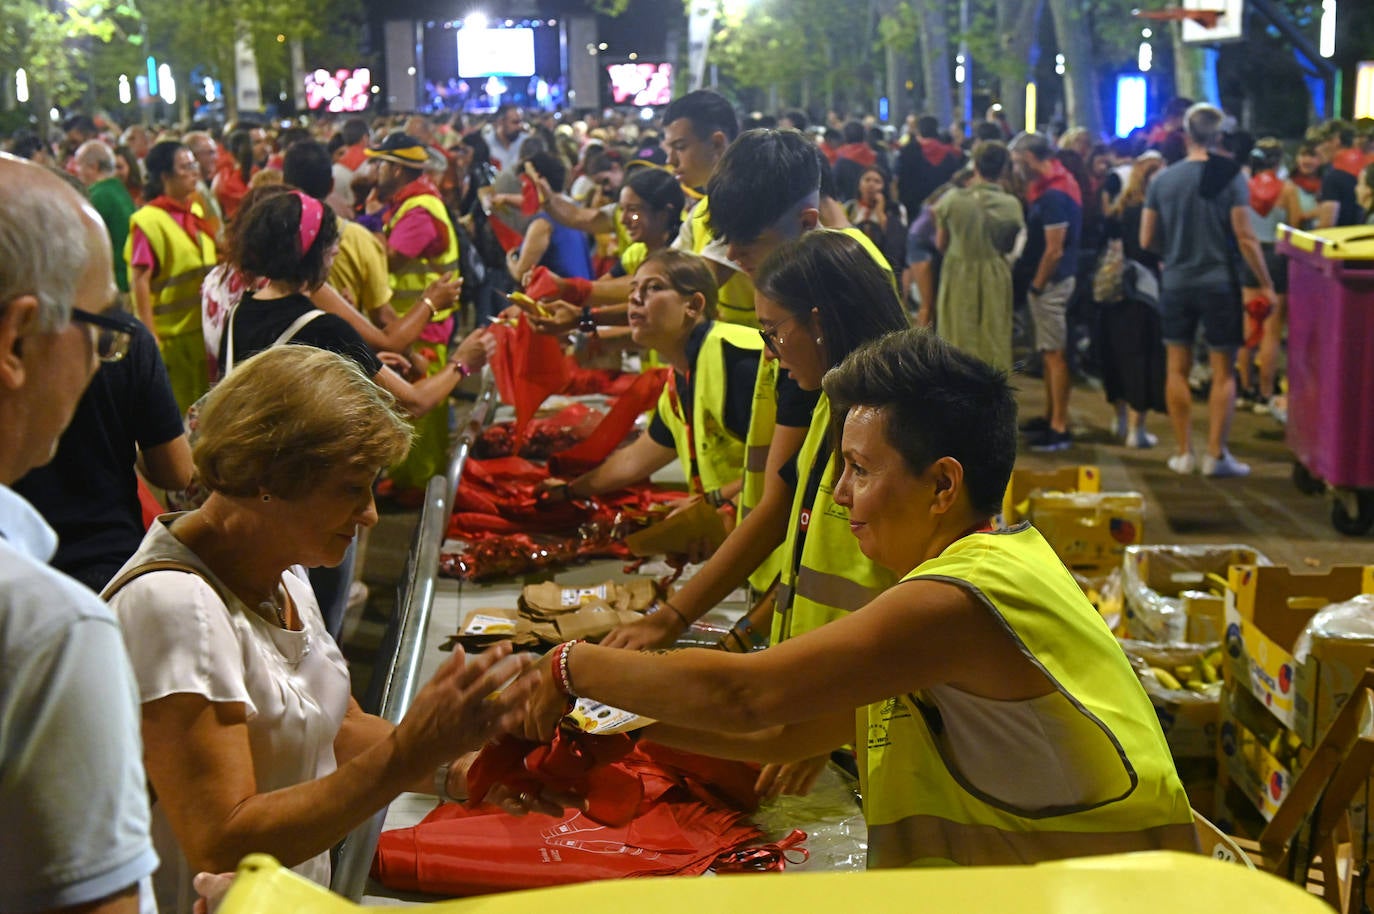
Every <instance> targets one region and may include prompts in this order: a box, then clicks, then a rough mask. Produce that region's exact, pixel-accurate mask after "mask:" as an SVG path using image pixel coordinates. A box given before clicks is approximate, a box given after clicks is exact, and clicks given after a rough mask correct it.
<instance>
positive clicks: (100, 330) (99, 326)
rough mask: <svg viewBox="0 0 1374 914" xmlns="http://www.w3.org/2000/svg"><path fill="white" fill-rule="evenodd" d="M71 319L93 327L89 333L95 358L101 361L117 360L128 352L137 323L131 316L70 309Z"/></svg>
mask: <svg viewBox="0 0 1374 914" xmlns="http://www.w3.org/2000/svg"><path fill="white" fill-rule="evenodd" d="M72 320H73V321H75V322H76V323H78V324H86V325H88V326H90V327H93V328H95V329H94V331H93V332H92V334H91V339H92V343H93V345H94V346H95V355H96V358H98V359H100V361H102V362H118V361H119V360H120V359H122V358H124V356H125V355H127V354H128V352H129V344H130V343H132V342H133V339H134V332H135V330H136V329H137V326H138V325H137V324H136V323H135V322H134V319H133V318H131V317H110V316H109V315H107V314H92V313H91V312H90V311H78V310H77V309H76V308H73V309H72Z"/></svg>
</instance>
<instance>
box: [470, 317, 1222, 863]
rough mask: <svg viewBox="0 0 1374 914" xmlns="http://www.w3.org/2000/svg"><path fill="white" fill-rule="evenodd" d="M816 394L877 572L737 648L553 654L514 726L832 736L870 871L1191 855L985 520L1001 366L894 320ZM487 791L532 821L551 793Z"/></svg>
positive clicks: (741, 753) (844, 492)
mask: <svg viewBox="0 0 1374 914" xmlns="http://www.w3.org/2000/svg"><path fill="white" fill-rule="evenodd" d="M792 332H797V331H796V330H793V331H792ZM825 391H826V393H827V395H828V396H829V397H830V402H831V406H832V409H833V411H834V413H833V415H834V424H835V425H836V426H840V427H842V439H841V440H842V443H841V446H840V453H841V455H842V458H843V467H844V469H843V473H842V475H841V477H840V479H839V480H838V484H837V485H836V488H835V493H834V499H835V503H836V504H838V505H841V506H843V507H845V508H847V509H848V510H849V526H850V528H851V530H852V531H853V533H854V535H855V537H856V538H857V540H858V543H859V547H860V549H861V550H862V551H863V553H864V554H865V555H866V556H868V557H869V558H870V559H872V560H873V561H875V562H877V563H879V564H881V565H883V566H885V567H886V568H887V569H889V570H890V571H891V572H892V573H893V574H894V575H900V576H901V578H902V580H901V582H900V583H898V584H896V585H894V586H893V587H891V588H889V589H888V590H887V591H885V592H884V593H883V594H882V595H881V596H879V597H878V598H877V599H875V600H873V601H872V602H871V603H869V604H868V605H867V606H865V607H863V608H862V609H860V610H859V611H858V612H855V613H851V614H850V615H848V616H846V617H844V618H842V619H838V620H836V621H835V622H832V623H830V624H829V625H827V626H826V627H825V628H824V630H823V631H817V632H810V633H807V634H804V635H800V636H798V637H796V638H792V639H789V640H788V641H786V642H784V643H782V644H780V645H775V646H773V647H771V648H769V649H768V650H766V651H760V652H757V653H753V654H729V653H726V652H724V651H707V650H684V651H676V652H672V653H669V654H662V655H654V654H645V653H638V652H632V651H618V650H612V649H608V648H605V647H601V646H598V645H591V644H585V643H581V642H570V643H568V644H565V645H561V646H559V647H557V648H555V649H554V650H553V651H550V652H549V654H548V655H546V658H545V660H544V661H543V662H542V663H541V664H540V667H539V673H538V675H540V676H542V681H541V683H540V686H539V689H538V692H537V694H536V698H535V701H534V702H533V703H532V705H531V707H530V709H529V712H528V716H527V718H526V731H527V734H526V735H527V736H538V737H541V738H544V739H547V738H549V736H550V735H551V734H552V732H553V730H554V728H555V726H556V725H557V721H558V719H559V718H560V716H561V715H562V713H563V711H564V709H565V707H566V703H567V701H568V697H569V695H571V694H576V695H579V696H587V697H589V698H593V699H596V700H598V701H603V702H606V703H608V704H610V705H613V706H615V707H618V708H623V709H625V710H628V711H632V712H635V713H637V714H642V715H645V716H647V717H651V718H653V719H655V720H658V721H661V722H662V723H661V724H659V725H657V726H654V727H651V728H650V729H648V730H647V731H645V733H646V735H648V736H650V737H651V738H653V739H654V740H656V741H658V742H662V743H666V744H668V745H675V746H679V747H690V748H692V749H694V750H696V751H701V752H706V753H708V754H712V755H717V756H721V757H727V758H744V759H754V760H763V761H778V760H785V759H795V758H801V757H804V756H808V755H814V754H815V753H816V752H819V751H823V750H827V749H831V748H833V747H835V746H838V745H839V744H841V743H843V742H846V741H853V742H854V743H855V744H856V745H857V746H858V748H859V762H860V771H861V775H862V788H863V798H864V816H865V819H866V820H867V823H868V862H869V866H870V867H901V866H914V865H947V864H961V865H973V864H1019V863H1035V862H1038V861H1042V860H1051V859H1060V858H1067V857H1078V856H1091V855H1094V854H1108V853H1119V852H1126V851H1137V850H1151V849H1171V850H1196V849H1197V839H1196V835H1195V833H1194V830H1193V824H1192V812H1191V810H1190V809H1189V806H1188V800H1187V797H1186V796H1185V794H1184V792H1183V788H1182V785H1181V784H1180V782H1179V779H1178V775H1177V773H1176V772H1175V770H1174V765H1173V761H1172V759H1171V757H1170V754H1169V747H1168V745H1167V744H1166V743H1165V741H1164V735H1163V733H1162V732H1161V730H1160V727H1159V720H1158V718H1157V717H1156V715H1155V712H1154V709H1153V707H1152V706H1151V705H1150V701H1149V698H1148V697H1147V696H1146V694H1145V692H1144V690H1143V689H1142V688H1141V686H1140V683H1139V680H1138V679H1137V678H1136V676H1135V673H1134V672H1133V671H1132V669H1131V666H1130V664H1129V662H1128V661H1127V660H1126V657H1125V655H1124V654H1123V653H1122V652H1121V648H1120V646H1119V645H1118V644H1117V642H1116V639H1115V638H1114V637H1113V636H1112V634H1111V632H1110V631H1109V630H1108V629H1107V626H1106V624H1105V623H1104V622H1103V621H1102V618H1101V616H1099V615H1098V613H1097V611H1096V610H1095V609H1094V608H1093V607H1092V605H1091V604H1090V603H1089V602H1088V600H1087V599H1086V598H1085V597H1084V596H1083V593H1082V591H1081V590H1080V589H1079V587H1078V585H1077V584H1076V583H1075V581H1074V580H1073V577H1072V576H1071V575H1070V574H1069V572H1068V571H1067V570H1066V569H1065V568H1064V565H1063V563H1061V562H1060V561H1059V559H1058V558H1057V557H1056V556H1055V554H1054V552H1053V551H1052V550H1051V549H1050V547H1049V545H1048V544H1047V543H1046V542H1045V541H1044V539H1043V538H1042V537H1041V536H1040V534H1039V533H1038V532H1037V531H1036V530H1035V529H1034V528H1032V527H1030V526H1029V525H1025V524H1023V525H1021V526H1019V527H1016V528H1014V529H1012V530H1009V531H1003V532H991V531H989V529H988V526H989V522H990V519H991V518H992V516H993V515H994V514H995V513H996V512H997V510H998V507H999V505H1000V503H1001V498H1002V493H1003V490H1004V489H1005V487H1006V484H1007V480H1008V478H1009V477H1010V475H1011V468H1012V464H1013V462H1014V460H1015V457H1016V404H1015V399H1014V397H1013V394H1012V391H1011V389H1010V387H1009V385H1008V384H1007V380H1006V375H1005V374H1003V373H1002V372H1000V371H998V370H996V369H993V368H992V367H991V366H989V365H987V364H985V363H983V362H980V361H978V360H977V359H975V358H973V357H972V356H969V355H967V354H965V353H962V352H960V351H959V350H957V349H954V348H953V347H952V346H950V345H949V344H948V343H945V342H944V341H942V340H940V339H939V338H938V337H936V336H934V335H933V334H931V333H929V332H927V331H924V330H906V331H902V332H900V333H895V334H890V335H889V336H887V337H885V338H883V339H882V340H880V341H878V342H876V343H873V344H870V345H868V346H866V347H864V348H862V349H860V350H859V351H858V352H856V353H855V354H854V355H852V356H850V357H849V358H848V359H846V361H845V362H844V363H843V364H842V365H840V366H839V367H838V368H836V369H833V370H831V371H830V372H829V373H828V374H827V375H826V378H825ZM494 799H497V800H499V801H501V802H502V803H503V805H506V806H507V807H508V808H511V807H521V808H523V807H525V806H532V807H533V808H537V809H539V810H541V811H548V809H549V808H550V806H551V805H552V800H553V799H554V798H552V797H549V796H548V795H545V794H541V795H540V796H538V797H529V796H528V795H527V797H526V799H527V800H529V801H530V802H527V803H526V802H521V800H520V799H519V798H512V797H508V796H497V797H495V798H494Z"/></svg>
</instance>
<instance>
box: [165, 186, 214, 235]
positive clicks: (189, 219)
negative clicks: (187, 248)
mask: <svg viewBox="0 0 1374 914" xmlns="http://www.w3.org/2000/svg"><path fill="white" fill-rule="evenodd" d="M148 205H149V206H156V207H157V208H158V209H160V210H163V211H164V212H167V213H171V214H172V215H174V216H176V215H180V216H185V217H186V221H185V222H184V223H183V225H184V226H185V227H186V228H187V232H186V234H188V235H190V236H191V240H192V241H193V242H195V243H196V244H197V245H199V244H200V237H199V235H198V234H197V233H198V232H200V233H204V234H206V235H209V236H210V238H212V239H213V238H214V237H215V233H214V231H213V230H212V229H211V228H210V223H208V222H206V221H205V219H204V218H203V217H202V216H201V215H200V213H197V212H195V211H194V210H192V209H191V204H190V203H189V202H188V203H180V202H178V201H176V200H173V199H172V198H171V197H169V196H167V195H166V194H163V195H161V196H159V197H154V198H153V199H151V200H149V201H148Z"/></svg>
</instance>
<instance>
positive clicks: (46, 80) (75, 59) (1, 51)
mask: <svg viewBox="0 0 1374 914" xmlns="http://www.w3.org/2000/svg"><path fill="white" fill-rule="evenodd" d="M136 18H137V17H136V14H135V13H134V11H133V10H132V9H131V8H130V7H128V6H126V5H124V4H123V3H119V4H113V3H108V2H106V0H92V2H80V0H73V2H72V3H62V2H59V3H56V4H49V3H48V2H46V0H0V60H7V61H16V62H18V64H19V65H20V66H23V67H25V69H26V72H27V74H28V77H29V83H30V88H31V91H32V92H34V93H35V94H36V96H38V97H41V98H43V99H44V100H45V101H46V102H47V103H49V104H58V105H62V104H66V103H68V102H70V101H73V100H75V99H77V98H79V97H80V96H81V94H82V93H83V92H84V91H85V90H86V88H87V79H88V76H87V67H88V65H89V62H90V49H91V48H92V47H93V46H94V45H98V44H105V43H108V42H111V41H113V40H115V39H116V38H120V39H123V40H125V41H133V42H135V43H136V42H137V37H138V36H137V34H136V27H135V34H133V35H130V34H129V33H128V32H127V31H126V29H127V27H128V26H129V25H130V24H131V23H134V22H136Z"/></svg>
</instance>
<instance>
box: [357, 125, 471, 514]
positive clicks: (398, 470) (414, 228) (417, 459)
mask: <svg viewBox="0 0 1374 914" xmlns="http://www.w3.org/2000/svg"><path fill="white" fill-rule="evenodd" d="M367 157H368V158H371V159H376V160H377V161H378V162H379V164H380V167H379V169H378V172H377V189H376V191H375V200H373V201H370V202H369V206H368V209H369V210H370V211H372V212H379V213H380V218H381V226H382V238H383V240H384V241H385V243H386V249H387V263H388V266H389V267H390V271H391V288H392V296H391V306H392V308H393V309H394V310H395V312H396V314H397V315H398V316H400V317H404V316H405V315H406V314H408V313H409V312H410V310H411V309H412V308H414V307H417V306H418V307H426V308H429V309H430V311H431V315H430V322H429V326H427V327H426V328H425V329H424V330H423V331H421V333H420V340H421V341H422V343H421V345H427V346H428V347H429V348H432V349H433V350H434V352H435V358H434V359H432V360H431V361H430V363H429V369H430V372H431V373H435V372H438V371H441V370H442V369H443V367H444V365H445V363H446V359H447V356H448V343H449V339H450V338H451V337H452V336H453V331H454V323H455V321H454V317H453V309H452V308H446V309H444V310H442V311H436V310H435V307H434V304H433V302H432V301H431V300H429V299H428V298H425V297H424V290H425V288H426V287H427V286H428V285H429V284H430V283H431V282H433V281H434V280H436V279H439V278H441V277H443V276H447V275H449V274H451V273H456V272H457V271H458V235H457V233H456V232H455V231H454V229H453V223H452V222H451V221H450V219H449V215H448V209H447V208H446V207H445V206H444V201H443V200H442V199H441V198H440V196H439V189H438V187H436V186H435V185H434V182H433V181H431V180H430V179H429V177H428V176H427V175H426V174H425V169H426V166H427V165H428V162H429V152H428V149H427V148H426V147H425V145H424V144H423V143H421V142H420V141H419V140H417V139H416V138H415V137H412V136H407V135H406V134H404V133H393V134H391V135H390V136H388V137H387V138H386V140H385V141H383V142H382V144H381V145H380V146H377V147H374V148H372V149H369V150H368V151H367ZM415 432H416V438H415V444H414V445H413V446H412V447H411V449H410V454H409V456H407V457H406V459H405V460H404V461H403V462H402V463H400V464H399V465H397V466H395V467H392V468H391V470H390V472H389V474H388V475H389V476H390V478H391V480H392V482H393V484H394V485H395V486H396V488H397V489H414V488H423V487H424V486H425V484H426V483H428V482H429V480H430V478H431V477H433V476H436V475H439V474H441V473H443V472H444V471H445V469H446V464H447V459H448V407H447V404H444V405H441V406H438V407H436V408H434V409H432V410H430V411H429V412H428V413H425V414H424V415H423V416H421V417H420V418H419V419H417V420H415Z"/></svg>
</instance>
